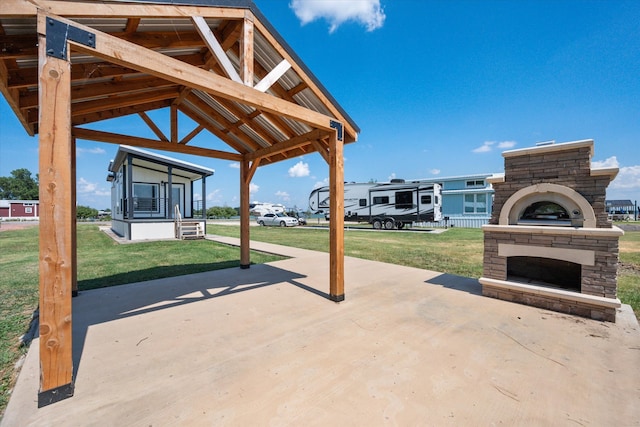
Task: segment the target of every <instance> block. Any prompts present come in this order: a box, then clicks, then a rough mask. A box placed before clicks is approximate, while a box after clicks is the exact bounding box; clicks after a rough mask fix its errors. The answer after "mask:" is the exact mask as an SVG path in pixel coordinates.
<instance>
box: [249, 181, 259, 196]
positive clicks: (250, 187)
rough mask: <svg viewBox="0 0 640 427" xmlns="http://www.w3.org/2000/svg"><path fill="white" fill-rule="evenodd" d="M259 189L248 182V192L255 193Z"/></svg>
mask: <svg viewBox="0 0 640 427" xmlns="http://www.w3.org/2000/svg"><path fill="white" fill-rule="evenodd" d="M259 190H260V186H259V185H257V184H254V183H253V182H252V183H250V184H249V194H254V193H257V192H258V191H259Z"/></svg>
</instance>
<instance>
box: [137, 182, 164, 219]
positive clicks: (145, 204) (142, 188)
mask: <svg viewBox="0 0 640 427" xmlns="http://www.w3.org/2000/svg"><path fill="white" fill-rule="evenodd" d="M159 187H160V186H159V185H158V184H135V183H134V184H133V207H134V209H135V210H136V211H137V212H158V210H159V203H158V195H159V193H160V188H159Z"/></svg>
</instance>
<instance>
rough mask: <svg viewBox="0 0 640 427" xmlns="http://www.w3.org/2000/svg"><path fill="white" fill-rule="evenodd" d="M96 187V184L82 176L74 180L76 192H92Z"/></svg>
mask: <svg viewBox="0 0 640 427" xmlns="http://www.w3.org/2000/svg"><path fill="white" fill-rule="evenodd" d="M97 188H98V184H96V183H93V182H89V181H87V180H86V179H84V178H82V177H80V179H79V180H78V182H76V190H77V191H78V193H93V192H94V191H96V189H97Z"/></svg>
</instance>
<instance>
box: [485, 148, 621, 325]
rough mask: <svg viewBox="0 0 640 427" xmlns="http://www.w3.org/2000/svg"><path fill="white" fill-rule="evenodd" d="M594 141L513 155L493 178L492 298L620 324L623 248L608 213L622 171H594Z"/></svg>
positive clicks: (488, 272) (488, 248)
mask: <svg viewBox="0 0 640 427" xmlns="http://www.w3.org/2000/svg"><path fill="white" fill-rule="evenodd" d="M592 156H593V141H592V140H586V141H576V142H567V143H562V144H546V145H540V146H536V147H532V148H525V149H520V150H511V151H505V152H504V153H503V157H504V159H505V173H504V175H500V176H494V177H491V178H489V182H491V184H492V185H493V188H494V191H495V195H494V206H493V213H492V217H491V220H490V222H489V224H487V225H485V226H483V232H484V268H483V277H481V278H480V283H481V284H482V293H483V295H485V296H488V297H492V298H498V299H502V300H507V301H513V302H518V303H521V304H527V305H531V306H535V307H541V308H545V309H549V310H553V311H559V312H563V313H569V314H576V315H579V316H583V317H589V318H593V319H598V320H606V321H610V322H615V319H616V310H617V308H618V307H620V300H618V298H617V269H618V240H619V238H620V236H621V235H623V231H622V230H620V229H619V228H618V227H614V226H612V224H611V222H610V221H609V219H608V217H607V213H606V209H605V197H606V189H607V186H608V185H609V183H610V182H611V181H612V180H613V179H614V178H615V176H616V174H617V173H618V169H617V168H610V169H592V168H591V158H592Z"/></svg>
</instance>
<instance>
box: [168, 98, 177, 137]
mask: <svg viewBox="0 0 640 427" xmlns="http://www.w3.org/2000/svg"><path fill="white" fill-rule="evenodd" d="M169 114H170V120H169V122H170V124H169V126H170V128H171V142H173V143H174V144H177V143H178V106H177V105H176V104H175V103H174V104H171V107H170V108H169Z"/></svg>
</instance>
